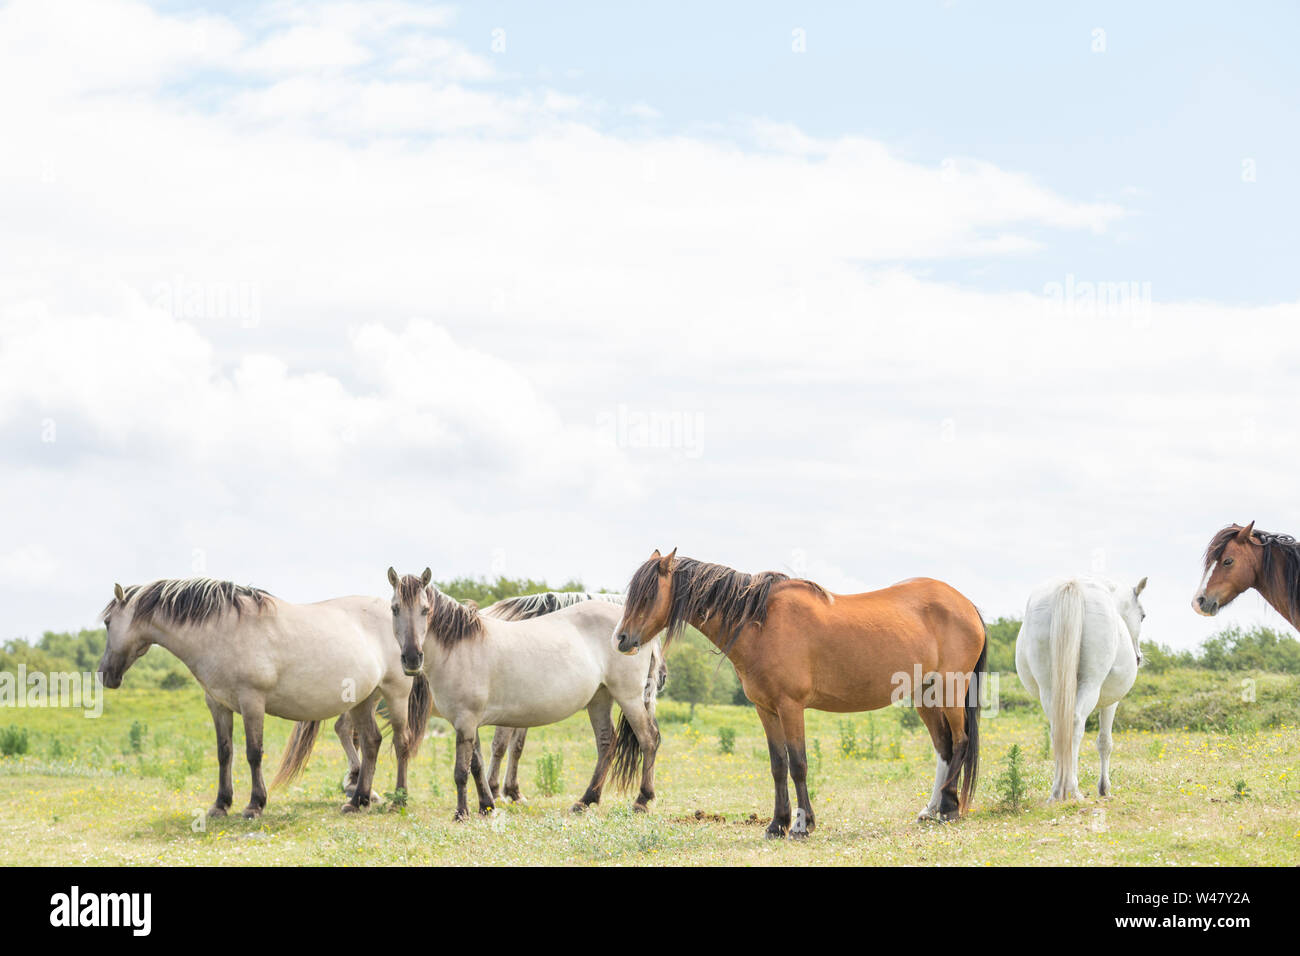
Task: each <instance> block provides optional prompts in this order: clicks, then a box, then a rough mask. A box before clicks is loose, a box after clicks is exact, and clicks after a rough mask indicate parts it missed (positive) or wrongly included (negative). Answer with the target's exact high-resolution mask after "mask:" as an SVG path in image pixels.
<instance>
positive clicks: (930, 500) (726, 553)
mask: <svg viewBox="0 0 1300 956" xmlns="http://www.w3.org/2000/svg"><path fill="white" fill-rule="evenodd" d="M1298 21H1300V11H1298V10H1297V9H1296V8H1295V7H1293V6H1288V5H1285V4H1277V5H1267V4H1265V5H1259V6H1255V7H1252V8H1251V10H1250V12H1249V15H1243V14H1240V13H1234V14H1231V15H1229V14H1228V13H1225V11H1224V10H1223V9H1222V8H1221V7H1220V8H1217V9H1216V8H1214V7H1211V6H1209V5H1199V4H1143V5H1140V6H1138V7H1137V8H1130V5H1121V4H1104V3H1103V4H1095V3H1094V4H1088V5H1086V6H1085V5H1070V4H1053V5H1050V8H1047V9H1044V5H1035V4H972V3H962V2H949V3H917V4H897V5H887V6H881V5H872V6H869V7H868V6H866V5H860V4H842V5H837V4H824V5H817V6H816V8H815V9H807V8H806V7H805V5H799V4H793V3H789V4H778V3H744V4H739V3H736V4H710V5H707V6H706V7H704V8H703V9H701V8H700V6H699V5H689V4H676V3H663V4H656V5H655V6H654V7H653V8H646V9H645V10H642V11H639V12H638V11H635V10H631V9H628V8H626V7H625V6H624V5H600V4H578V3H573V4H560V5H546V6H543V5H540V4H530V3H479V4H473V5H469V6H466V7H464V8H460V7H454V6H441V5H426V4H408V3H400V2H383V3H370V4H364V5H363V4H350V3H323V4H313V5H302V6H299V5H292V4H286V3H279V2H273V3H242V2H241V3H234V4H221V5H213V6H211V7H204V6H201V5H196V4H192V3H180V2H160V3H157V4H155V5H152V6H151V5H148V4H144V3H132V2H121V0H94V2H76V0H70V2H63V0H53V2H51V0H42V2H13V3H8V4H3V5H0V130H3V135H2V136H0V449H3V456H2V458H0V494H2V495H3V501H4V508H3V509H2V510H0V640H4V639H9V638H13V637H26V638H33V637H37V636H39V634H40V633H41V632H42V631H44V630H47V629H51V630H62V629H68V628H77V627H84V626H92V625H93V624H94V622H95V618H96V614H97V612H98V611H99V609H100V608H102V607H103V605H104V604H105V603H106V602H107V600H108V599H109V597H110V596H111V594H112V590H111V589H112V585H113V583H114V582H115V581H120V582H122V583H123V584H131V583H138V582H144V581H148V580H152V579H155V578H159V577H186V576H191V575H196V574H205V575H212V576H215V577H221V578H228V579H232V580H235V581H238V582H240V583H251V584H256V585H258V586H260V587H264V588H267V589H268V590H270V591H271V592H272V593H274V594H277V595H279V596H281V597H284V598H286V599H288V600H296V601H311V600H320V599H324V598H327V597H331V596H336V595H340V594H351V593H372V594H381V595H382V594H386V593H387V584H386V582H385V572H386V569H387V568H388V566H389V565H394V566H396V567H397V569H398V570H399V571H401V572H410V571H419V570H420V569H422V568H423V567H425V566H429V567H431V568H432V569H433V572H434V574H435V576H436V577H437V578H440V579H444V578H449V577H454V576H459V575H489V576H491V575H496V574H499V573H500V574H507V575H512V576H523V575H527V576H530V577H535V578H546V579H548V580H550V581H552V582H559V581H562V580H565V579H568V578H572V577H576V578H580V579H581V580H582V581H583V582H584V583H585V584H586V585H587V586H588V587H592V588H596V587H606V588H611V589H619V588H621V587H623V586H624V585H625V584H626V582H627V580H628V578H629V577H630V576H631V573H632V571H633V570H634V569H635V568H636V567H637V566H638V565H639V564H640V563H641V562H642V561H643V560H645V558H646V557H648V556H649V554H650V552H651V551H652V550H653V549H655V548H659V549H662V550H664V551H667V550H669V549H671V548H673V547H677V548H679V549H680V553H681V554H685V555H690V556H692V557H696V558H701V559H705V560H712V561H719V562H722V563H725V564H729V565H731V566H734V567H737V568H740V569H742V570H747V571H758V570H763V569H776V570H782V571H786V572H787V573H794V574H798V575H804V576H808V577H812V578H813V579H815V580H817V581H819V582H821V583H823V584H824V585H826V586H827V587H829V588H831V589H832V590H836V591H841V592H848V591H861V590H870V589H874V588H877V587H883V586H886V585H888V584H890V583H892V582H895V581H898V580H901V579H904V578H908V577H913V576H918V575H926V576H932V577H938V578H941V579H943V580H946V581H948V582H949V583H951V584H953V585H954V586H955V587H957V588H958V589H959V590H961V591H962V592H964V593H965V594H966V595H968V596H969V597H970V598H971V599H972V600H973V601H974V602H975V603H976V605H977V606H979V607H980V609H981V610H982V611H983V613H984V614H985V615H986V617H990V618H992V617H997V616H1000V615H1019V614H1020V613H1021V612H1022V610H1023V607H1024V602H1025V599H1026V597H1027V596H1028V594H1029V592H1030V590H1031V589H1032V588H1033V587H1034V586H1035V585H1036V584H1037V583H1039V582H1040V581H1042V580H1044V579H1046V578H1049V577H1053V576H1056V575H1060V574H1070V573H1102V574H1105V575H1107V576H1110V577H1112V578H1115V579H1117V580H1121V581H1132V582H1136V581H1137V580H1138V579H1139V578H1141V577H1143V576H1146V577H1148V578H1149V582H1150V583H1149V585H1148V588H1147V590H1146V591H1145V592H1144V593H1143V603H1144V605H1145V607H1146V610H1147V612H1148V617H1147V619H1146V623H1145V624H1144V629H1143V634H1142V636H1143V637H1144V638H1150V639H1153V640H1158V641H1161V642H1164V643H1167V644H1171V645H1173V646H1175V647H1191V646H1194V645H1196V644H1197V643H1198V642H1199V641H1200V640H1202V639H1203V638H1204V637H1206V636H1208V635H1209V634H1210V633H1212V632H1213V631H1214V630H1216V629H1218V628H1219V627H1222V626H1224V625H1226V624H1234V623H1235V624H1252V623H1266V624H1270V625H1273V626H1279V625H1282V624H1283V622H1282V620H1281V618H1280V617H1278V616H1277V615H1276V614H1275V613H1274V612H1272V611H1271V610H1270V609H1269V608H1267V606H1266V605H1265V604H1264V603H1263V601H1262V600H1261V599H1259V598H1258V597H1257V596H1255V595H1254V594H1253V593H1252V594H1250V595H1247V596H1243V597H1242V598H1241V599H1239V600H1238V601H1237V602H1236V603H1235V604H1234V605H1233V606H1231V607H1230V608H1228V609H1227V610H1225V611H1224V612H1222V613H1221V614H1220V616H1219V617H1218V618H1217V619H1213V620H1206V619H1203V618H1200V617H1197V616H1196V615H1194V614H1193V612H1192V610H1191V606H1190V598H1191V595H1192V592H1193V591H1194V590H1195V588H1196V585H1197V584H1198V582H1199V579H1200V556H1201V552H1202V550H1203V549H1204V547H1205V544H1206V543H1207V542H1208V540H1209V538H1210V537H1211V535H1212V534H1213V533H1214V531H1216V530H1217V529H1218V528H1220V527H1222V526H1223V525H1225V524H1229V523H1232V522H1238V523H1245V522H1248V521H1251V520H1254V521H1256V522H1257V524H1258V527H1260V528H1261V529H1265V530H1270V531H1283V532H1290V533H1294V534H1300V515H1298V514H1297V510H1298V509H1297V506H1296V505H1295V504H1294V500H1295V496H1294V494H1293V488H1294V484H1295V479H1294V475H1295V474H1296V473H1297V471H1298V470H1300V442H1297V434H1296V427H1295V416H1294V414H1293V409H1294V401H1295V394H1296V385H1297V384H1300V380H1298V378H1297V373H1298V371H1300V368H1298V366H1300V344H1298V343H1297V335H1296V331H1295V330H1296V329H1297V327H1300V326H1298V324H1297V323H1298V322H1300V288H1298V285H1300V276H1298V274H1297V270H1296V269H1295V253H1296V225H1295V224H1296V211H1297V208H1298V206H1300V178H1298V177H1296V176H1295V175H1294V170H1296V169H1297V168H1300V126H1298V125H1297V124H1296V123H1295V122H1294V118H1295V117H1296V116H1297V115H1300V102H1297V101H1298V100H1300V82H1298V81H1300V75H1298V74H1300V67H1298V66H1297V64H1296V62H1295V58H1294V56H1293V51H1292V50H1291V49H1290V41H1291V38H1293V37H1294V36H1295V35H1296V28H1297V26H1300V22H1298Z"/></svg>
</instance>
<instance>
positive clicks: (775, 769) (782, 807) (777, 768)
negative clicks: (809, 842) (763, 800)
mask: <svg viewBox="0 0 1300 956" xmlns="http://www.w3.org/2000/svg"><path fill="white" fill-rule="evenodd" d="M758 719H759V720H761V721H762V722H763V732H764V733H765V734H767V754H768V757H769V758H770V759H771V761H772V785H773V788H774V789H775V791H776V801H775V804H774V806H773V808H772V822H771V823H770V824H769V825H768V828H767V833H766V836H767V838H768V839H769V840H773V839H779V838H781V837H783V836H785V832H786V830H788V829H789V828H790V785H789V781H788V780H787V777H788V775H789V754H788V751H787V750H786V745H785V731H784V730H783V729H782V728H781V718H780V717H779V716H777V713H776V711H774V710H768V709H767V708H765V707H762V706H759V707H758Z"/></svg>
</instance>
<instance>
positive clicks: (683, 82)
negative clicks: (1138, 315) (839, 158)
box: [454, 2, 1300, 303]
mask: <svg viewBox="0 0 1300 956" xmlns="http://www.w3.org/2000/svg"><path fill="white" fill-rule="evenodd" d="M557 11H559V12H557ZM498 27H501V28H503V29H505V31H506V38H507V43H506V50H505V51H504V53H502V54H500V59H501V61H502V64H503V69H506V70H510V71H515V72H517V73H518V74H519V75H520V76H522V77H529V78H531V77H535V76H539V75H546V76H548V77H549V81H550V82H551V83H553V84H554V85H555V86H556V87H557V88H560V89H563V90H568V91H571V92H573V93H582V94H587V95H594V96H597V97H599V98H601V99H603V100H605V101H606V102H607V103H608V104H609V105H610V107H611V112H612V113H614V115H613V116H611V117H609V118H608V119H607V120H606V121H607V122H610V123H611V124H613V125H618V124H619V123H622V124H624V125H626V126H628V127H630V128H632V129H635V128H637V127H638V126H642V125H643V124H644V121H643V120H640V119H636V118H625V117H619V116H618V115H617V112H616V111H617V107H618V106H619V105H626V104H631V103H646V104H648V105H650V106H652V107H653V108H655V109H656V110H658V111H659V112H660V113H661V114H662V116H661V119H660V120H659V121H658V122H656V123H653V124H651V126H652V128H654V129H656V130H665V131H681V130H690V131H695V130H706V131H707V130H708V129H709V128H710V127H712V126H715V125H716V124H718V123H719V122H721V121H725V120H726V119H728V118H732V117H766V118H768V119H771V120H774V121H777V122H788V123H793V124H796V125H798V126H799V127H800V128H802V129H803V130H804V131H806V132H808V133H809V134H811V135H819V136H828V137H833V136H841V135H861V136H866V137H869V138H873V139H882V140H885V141H888V142H889V143H890V144H891V146H893V147H894V148H895V149H897V150H898V151H899V152H900V153H901V154H902V155H904V156H907V157H908V158H911V159H914V160H916V161H918V162H925V163H940V162H942V161H943V160H944V159H945V158H947V157H954V156H955V157H979V158H981V159H984V160H988V161H990V162H994V163H997V164H998V165H1000V166H1004V167H1009V168H1014V169H1018V170H1022V171H1025V172H1027V173H1028V174H1029V175H1031V176H1033V177H1034V178H1035V179H1036V180H1037V181H1039V182H1041V183H1043V184H1044V185H1046V186H1048V187H1050V188H1051V189H1053V190H1056V191H1059V192H1062V193H1064V194H1066V195H1069V196H1072V197H1076V198H1079V199H1107V200H1114V201H1120V202H1123V204H1124V205H1125V207H1126V208H1128V209H1129V210H1130V211H1131V217H1130V218H1129V219H1128V220H1127V221H1126V222H1125V223H1124V225H1123V226H1122V228H1121V229H1119V230H1117V234H1116V235H1107V236H1105V237H1092V236H1086V235H1085V236H1070V235H1051V234H1044V235H1043V240H1044V242H1045V243H1046V244H1047V248H1045V249H1044V250H1043V251H1042V252H1041V253H1040V254H1038V255H1036V256H1033V257H1032V258H1031V259H1026V260H1018V261H1010V262H998V263H988V262H982V261H981V262H956V263H945V264H943V265H942V266H940V265H938V264H936V270H937V271H936V274H937V275H940V276H943V277H946V278H950V279H951V280H952V281H957V282H970V283H976V284H989V285H991V286H993V287H997V288H1013V287H1020V286H1028V287H1031V288H1032V287H1037V286H1039V285H1041V284H1042V282H1045V281H1050V279H1051V278H1055V277H1058V276H1061V275H1064V274H1066V273H1069V272H1073V273H1075V274H1077V275H1080V276H1085V275H1092V276H1097V277H1100V276H1106V277H1112V278H1114V279H1116V280H1119V279H1135V280H1141V281H1149V282H1151V283H1152V286H1153V289H1154V290H1155V291H1154V295H1156V296H1158V297H1165V298H1175V299H1185V298H1201V297H1205V298H1213V299H1217V300H1221V301H1228V302H1240V303H1262V302H1269V301H1276V300H1278V299H1291V298H1295V296H1296V294H1297V273H1296V270H1295V268H1294V250H1293V249H1292V248H1290V247H1289V245H1288V244H1287V243H1285V242H1279V241H1278V238H1279V236H1282V235H1285V234H1286V233H1287V232H1288V230H1289V229H1290V227H1291V223H1292V222H1293V220H1294V216H1295V213H1296V210H1297V208H1300V177H1296V176H1295V175H1293V174H1292V170H1295V169H1297V168H1300V123H1296V122H1294V121H1288V120H1287V118H1288V117H1290V118H1291V119H1292V120H1293V119H1294V118H1295V117H1297V116H1300V77H1298V76H1297V66H1296V59H1295V50H1294V38H1295V37H1296V35H1297V32H1298V31H1300V8H1298V7H1296V6H1295V5H1294V4H1285V3H1275V4H1260V5H1252V6H1251V7H1250V8H1249V10H1248V11H1246V12H1245V13H1244V15H1243V13H1242V12H1238V11H1230V10H1227V9H1225V8H1224V7H1223V6H1222V5H1216V4H1206V3H1179V4H1172V5H1171V4H1154V3H1152V4H1131V3H1127V4H1126V3H1089V4H1041V3H1003V4H975V3H960V2H957V3H908V4H854V3H844V4H817V5H808V4H795V3H743V4H734V3H733V4H725V3H724V4H692V3H665V4H655V5H654V6H653V7H646V8H642V9H641V10H640V11H636V10H632V9H629V8H628V7H627V6H626V5H609V4H597V3H589V4H562V5H559V6H555V5H538V4H520V3H514V4H512V3H482V4H474V5H472V6H469V7H466V8H464V9H463V10H462V11H460V13H459V16H458V19H457V22H456V26H455V28H454V29H455V32H456V33H457V34H458V35H459V36H460V37H461V38H462V39H463V40H464V41H465V43H466V44H467V45H468V46H469V47H471V48H474V47H475V45H476V44H477V45H478V46H480V47H482V48H484V49H487V48H488V43H489V38H490V35H491V31H492V30H493V29H495V28H498ZM795 28H802V29H804V30H805V31H806V38H807V52H806V53H804V54H802V55H793V54H792V51H791V39H792V30H793V29H795ZM1096 28H1101V29H1103V30H1105V47H1106V48H1105V52H1104V53H1096V52H1093V49H1092V47H1093V43H1094V37H1093V30H1094V29H1096ZM1245 159H1254V160H1255V161H1256V170H1257V178H1256V181H1255V182H1254V183H1249V184H1247V183H1243V182H1242V162H1243V160H1245Z"/></svg>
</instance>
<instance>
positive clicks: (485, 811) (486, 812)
mask: <svg viewBox="0 0 1300 956" xmlns="http://www.w3.org/2000/svg"><path fill="white" fill-rule="evenodd" d="M495 810H496V805H495V804H491V803H480V804H479V805H478V814H479V816H481V817H490V816H492V814H493V812H494V811H495Z"/></svg>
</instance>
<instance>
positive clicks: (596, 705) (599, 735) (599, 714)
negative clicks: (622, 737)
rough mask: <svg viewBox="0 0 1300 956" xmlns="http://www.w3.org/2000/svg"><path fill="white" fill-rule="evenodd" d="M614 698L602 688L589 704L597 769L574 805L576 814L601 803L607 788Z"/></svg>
mask: <svg viewBox="0 0 1300 956" xmlns="http://www.w3.org/2000/svg"><path fill="white" fill-rule="evenodd" d="M613 707H614V698H613V697H611V696H610V694H609V689H608V688H606V687H603V686H602V687H601V688H600V690H598V691H596V694H595V696H594V697H592V698H591V701H590V702H589V703H588V704H587V719H588V720H590V721H591V732H592V733H593V734H594V735H595V737H596V769H595V770H593V771H592V772H591V783H589V784H587V791H586V792H585V793H584V794H583V795H582V797H581V798H580V799H579V800H578V802H577V803H575V804H574V805H573V812H574V813H581V812H582V811H583V810H586V809H587V808H588V807H589V806H591V805H592V804H593V803H600V792H601V790H603V789H604V787H605V776H606V774H608V773H609V765H610V764H611V763H613V762H614V718H613V715H612V710H613Z"/></svg>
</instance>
